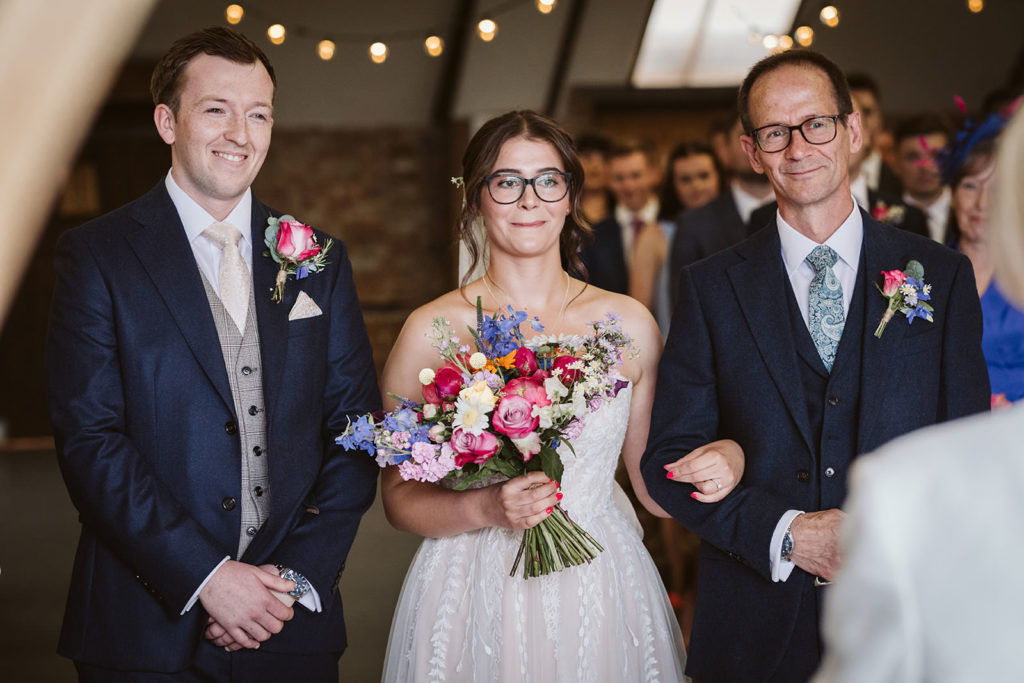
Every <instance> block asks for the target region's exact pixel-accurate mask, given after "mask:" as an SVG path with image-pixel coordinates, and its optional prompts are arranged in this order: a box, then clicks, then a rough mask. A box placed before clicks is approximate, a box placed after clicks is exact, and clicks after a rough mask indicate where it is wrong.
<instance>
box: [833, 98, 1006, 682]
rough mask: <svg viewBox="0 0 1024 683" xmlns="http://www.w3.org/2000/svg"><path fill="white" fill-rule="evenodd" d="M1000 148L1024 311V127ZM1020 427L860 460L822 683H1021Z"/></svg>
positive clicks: (909, 443) (993, 418) (908, 442)
mask: <svg viewBox="0 0 1024 683" xmlns="http://www.w3.org/2000/svg"><path fill="white" fill-rule="evenodd" d="M1001 144H1002V145H1003V147H1002V149H1001V150H1000V152H999V153H998V155H997V164H996V165H997V167H998V172H997V176H996V177H995V191H994V196H995V202H994V206H993V207H992V210H991V211H990V213H991V219H990V220H989V233H990V237H991V241H992V246H991V248H990V253H991V254H992V255H993V257H994V258H993V260H994V261H995V267H996V273H997V274H998V277H999V281H1000V283H1001V284H1002V286H1003V287H1004V288H1005V292H1006V294H1007V295H1008V296H1009V297H1010V298H1012V299H1013V300H1014V301H1015V302H1016V303H1017V304H1018V305H1024V197H1022V195H1021V192H1020V188H1021V186H1022V184H1024V118H1022V117H1021V116H1019V115H1018V116H1017V117H1016V119H1015V120H1014V121H1013V123H1012V124H1011V125H1010V128H1009V129H1008V131H1007V132H1006V135H1005V137H1004V139H1003V141H1002V143H1001ZM961 229H963V226H962V225H961ZM954 322H955V321H949V322H947V324H954ZM1021 424H1024V404H1017V405H1015V406H1013V407H1012V408H1010V409H1009V410H1006V411H1001V412H999V413H995V414H990V415H978V416H974V417H970V418H966V419H963V420H958V421H955V422H951V423H946V424H942V425H938V426H935V427H929V428H927V429H924V430H921V431H918V432H915V433H913V434H909V435H907V436H904V437H902V438H901V439H898V440H896V441H893V442H891V443H889V444H887V445H886V446H885V447H883V448H882V449H880V450H879V451H878V452H877V453H875V454H872V455H868V456H864V457H862V458H860V459H859V461H858V463H857V464H856V465H855V466H854V469H853V472H852V473H851V482H852V485H851V493H850V497H849V500H848V501H847V504H846V506H845V507H846V510H847V512H848V513H849V516H848V519H847V523H846V526H845V527H844V529H843V532H842V543H843V549H844V558H845V559H844V565H843V567H842V569H841V570H840V572H839V575H838V577H837V579H836V581H835V584H834V585H833V586H831V587H830V588H828V589H827V590H828V591H830V592H829V594H828V597H827V602H826V605H825V656H824V660H823V663H822V667H821V669H820V670H819V671H818V674H817V676H816V678H815V679H814V680H815V681H816V682H817V683H826V682H828V683H841V682H846V681H848V682H850V683H862V682H863V681H872V682H873V683H874V682H883V681H893V682H899V683H912V682H915V681H931V682H933V683H935V682H940V683H941V682H943V681H1013V680H1019V678H1020V671H1021V665H1020V653H1019V646H1018V644H1019V643H1020V641H1021V638H1022V636H1024V626H1022V623H1024V622H1022V621H1021V616H1020V606H1021V605H1022V604H1024V583H1022V582H1021V581H1020V580H1019V573H1020V570H1019V567H1020V564H1021V563H1022V562H1024V517H1022V516H1021V515H1020V514H1017V512H1016V510H1017V508H1018V506H1019V501H1020V496H1021V490H1022V489H1024V441H1022V440H1021V438H1020V437H1021Z"/></svg>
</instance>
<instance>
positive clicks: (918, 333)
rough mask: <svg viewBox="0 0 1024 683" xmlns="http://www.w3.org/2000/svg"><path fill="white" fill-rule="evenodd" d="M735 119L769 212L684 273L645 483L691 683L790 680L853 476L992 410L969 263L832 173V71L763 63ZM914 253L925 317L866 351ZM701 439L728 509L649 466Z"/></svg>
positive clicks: (842, 155) (816, 644)
mask: <svg viewBox="0 0 1024 683" xmlns="http://www.w3.org/2000/svg"><path fill="white" fill-rule="evenodd" d="M739 108H740V111H741V116H742V118H743V126H744V130H745V131H746V134H745V135H744V136H743V144H744V148H745V150H746V152H747V155H748V157H749V158H750V161H751V164H752V165H753V167H754V169H755V170H757V171H758V172H761V173H765V174H766V175H767V176H768V178H769V180H770V181H771V184H772V187H773V189H774V190H775V196H776V198H777V199H778V203H779V209H778V214H777V216H776V217H775V220H773V221H772V222H771V223H770V224H769V225H768V226H766V227H765V228H764V229H762V230H760V231H759V232H757V233H756V234H754V235H753V236H752V237H750V238H749V239H747V240H746V241H744V242H742V243H740V244H739V245H737V246H735V247H733V248H731V249H728V250H726V251H724V252H721V253H719V254H717V255H715V256H712V257H711V258H709V259H706V260H704V261H701V262H699V263H697V264H694V265H692V266H690V267H688V268H686V269H684V271H683V273H682V276H681V283H680V287H679V299H678V300H679V303H678V305H677V307H676V310H675V314H674V317H673V320H672V327H671V330H672V331H671V335H670V337H669V339H668V343H667V345H666V348H665V353H664V356H663V357H662V360H661V366H660V368H659V376H658V386H657V394H656V397H655V403H654V410H653V415H652V419H651V429H650V437H649V440H648V444H647V452H646V453H645V454H644V458H643V461H642V469H643V474H644V479H645V481H646V483H647V488H648V490H649V491H650V492H651V495H652V496H653V497H654V499H655V500H656V501H657V502H658V503H660V504H661V505H662V506H663V507H664V508H665V509H666V510H668V511H669V512H670V513H671V514H672V515H673V516H674V517H676V518H677V519H679V520H680V521H681V522H682V523H683V524H685V525H686V526H687V527H689V528H690V529H692V530H693V531H695V532H696V533H697V534H699V535H700V536H701V538H702V545H701V550H700V559H701V565H700V580H699V586H698V595H697V606H696V612H695V615H694V625H693V635H692V638H691V641H690V651H689V657H688V660H687V673H688V674H689V675H690V676H692V677H694V679H695V680H696V681H699V682H700V683H706V682H707V681H744V682H750V681H805V680H807V679H808V678H809V677H810V675H811V674H812V673H813V672H814V670H815V668H816V667H817V664H818V661H819V658H820V655H821V640H820V637H819V629H818V623H819V621H818V617H819V611H820V609H821V603H822V599H823V596H824V591H827V590H828V588H827V587H824V584H825V583H827V581H829V580H831V579H832V577H833V575H834V574H835V572H836V569H837V567H838V565H839V563H840V560H841V558H840V557H839V556H838V553H837V549H836V536H837V532H838V530H839V527H840V524H841V522H842V519H843V512H842V511H841V509H840V508H841V506H842V504H843V500H844V497H845V495H846V476H847V472H848V471H849V468H850V465H851V463H852V461H853V460H854V458H856V456H857V455H858V454H860V453H864V452H867V451H871V450H874V449H875V448H877V447H878V446H880V445H881V444H883V443H885V442H886V441H889V440H890V439H892V438H894V437H896V436H898V435H900V434H903V433H905V432H908V431H911V430H913V429H917V428H919V427H924V426H925V425H929V424H932V423H935V422H942V421H944V420H951V419H955V418H957V417H960V416H963V415H967V414H970V413H976V412H980V411H983V410H986V409H987V408H988V405H989V383H988V374H987V371H986V368H985V362H984V359H983V357H982V353H981V311H980V306H979V303H978V293H977V289H976V288H975V282H974V274H973V271H972V269H971V265H970V262H969V261H968V260H967V259H966V258H965V257H963V256H962V255H960V254H957V253H956V252H953V251H951V250H949V249H946V248H945V247H943V246H941V245H939V244H937V243H935V242H932V241H931V240H928V239H926V238H923V237H920V236H918V235H913V234H910V233H908V232H906V231H903V230H898V229H896V228H892V227H890V226H887V225H884V224H881V223H879V222H877V221H875V220H872V218H871V217H870V216H869V215H868V214H867V213H865V212H864V211H862V210H861V209H859V208H858V207H857V205H856V203H855V202H854V200H853V198H852V196H851V194H850V184H849V176H848V171H847V169H848V167H849V157H850V154H851V153H853V152H855V151H856V150H857V149H858V148H859V146H860V144H861V124H860V119H859V116H858V115H857V114H856V113H855V112H854V111H853V108H852V105H851V101H850V93H849V88H848V86H847V84H846V79H845V77H844V76H843V73H842V72H841V71H840V70H839V69H838V67H836V65H835V64H833V63H832V62H830V61H829V60H827V59H826V58H825V57H823V56H821V55H819V54H817V53H814V52H810V51H806V50H799V51H796V50H794V51H790V52H785V53H782V54H779V55H773V56H771V57H768V58H766V59H764V60H762V61H761V62H759V63H758V64H756V65H755V66H754V67H753V68H752V69H751V71H750V73H749V74H748V76H747V78H746V80H745V81H744V83H743V85H742V87H741V89H740V94H739ZM911 259H913V260H916V261H918V262H920V263H921V264H922V265H923V267H924V280H925V282H927V283H928V284H929V285H931V289H930V293H931V300H930V304H931V305H932V306H933V307H934V312H933V314H932V320H931V321H929V320H927V319H924V318H915V319H913V324H912V325H911V324H909V323H910V322H911V321H910V320H908V318H907V317H906V316H905V315H903V314H901V313H897V314H896V316H895V317H894V318H892V320H891V321H890V322H889V323H888V326H887V327H886V328H885V330H884V331H883V333H882V335H881V337H878V336H876V334H875V331H876V327H877V326H878V323H879V321H880V320H881V319H882V317H883V314H884V313H885V310H886V308H887V303H888V300H887V299H886V298H885V297H883V295H882V294H881V293H880V292H879V290H878V289H876V287H875V285H876V284H881V283H882V275H881V271H883V270H885V271H891V270H894V269H902V268H904V267H905V266H906V265H907V262H908V261H910V260H911ZM717 439H733V440H735V441H736V442H737V443H738V444H739V445H740V447H742V449H743V452H744V454H745V458H746V470H745V472H744V475H743V478H742V480H741V483H740V485H739V486H738V487H737V488H736V489H735V490H734V491H733V492H732V493H731V494H730V495H729V496H728V497H726V498H725V499H724V500H722V501H721V502H719V503H714V504H703V503H698V502H696V501H694V500H692V499H691V498H690V496H689V495H687V493H688V491H689V489H686V490H684V489H683V488H680V485H679V484H678V483H675V482H673V481H672V479H671V478H668V477H666V470H665V466H666V465H667V464H669V463H672V462H673V461H675V460H676V459H678V458H680V457H681V456H683V455H685V454H687V453H689V452H690V451H692V450H694V449H696V448H698V447H700V446H703V445H704V444H707V443H709V442H712V441H715V440H717ZM964 457H970V456H969V454H965V455H964ZM714 477H715V473H714V472H708V477H707V479H708V480H709V481H710V483H711V484H712V485H713V484H714ZM936 559H940V558H936ZM865 656H870V653H865Z"/></svg>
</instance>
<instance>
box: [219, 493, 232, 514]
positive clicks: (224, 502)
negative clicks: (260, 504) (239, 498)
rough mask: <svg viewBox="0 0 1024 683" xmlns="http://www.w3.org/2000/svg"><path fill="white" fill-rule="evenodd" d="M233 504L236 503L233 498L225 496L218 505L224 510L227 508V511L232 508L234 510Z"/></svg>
mask: <svg viewBox="0 0 1024 683" xmlns="http://www.w3.org/2000/svg"><path fill="white" fill-rule="evenodd" d="M235 505H236V503H235V499H234V498H232V497H231V496H228V497H227V498H225V499H224V500H222V501H221V502H220V506H221V507H222V508H224V509H225V510H227V511H228V512H231V511H232V510H234V509H235Z"/></svg>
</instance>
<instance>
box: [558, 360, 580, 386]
mask: <svg viewBox="0 0 1024 683" xmlns="http://www.w3.org/2000/svg"><path fill="white" fill-rule="evenodd" d="M577 362H579V358H576V357H575V356H559V357H558V358H556V359H555V360H554V362H553V363H551V374H552V375H555V374H557V373H556V372H555V370H561V371H562V374H561V375H559V376H558V379H559V381H561V383H562V384H564V385H565V386H567V387H568V386H572V384H573V383H574V382H575V381H576V380H578V379H579V378H580V374H582V373H581V372H580V371H579V370H577V369H574V368H570V367H569V366H570V365H572V364H573V363H577Z"/></svg>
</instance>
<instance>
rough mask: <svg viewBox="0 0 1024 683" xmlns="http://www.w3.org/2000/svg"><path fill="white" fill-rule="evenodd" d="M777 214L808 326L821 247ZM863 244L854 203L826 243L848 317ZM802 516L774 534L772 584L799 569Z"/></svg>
mask: <svg viewBox="0 0 1024 683" xmlns="http://www.w3.org/2000/svg"><path fill="white" fill-rule="evenodd" d="M776 213H777V215H776V218H777V222H778V230H779V241H780V242H781V244H782V262H783V264H784V265H785V267H786V273H787V274H788V275H789V282H790V284H791V285H792V287H793V296H795V297H796V303H797V306H798V307H799V308H800V315H801V316H802V317H803V319H804V325H807V324H808V321H809V319H810V313H809V308H810V296H811V280H813V279H814V275H815V271H814V268H813V267H812V266H811V264H809V263H807V261H806V260H805V259H806V258H807V256H808V255H809V254H810V253H811V252H812V251H813V250H814V248H815V247H817V246H818V243H817V242H815V241H814V240H812V239H810V238H809V237H807V236H805V235H803V234H801V233H799V232H797V230H796V228H794V227H792V226H791V225H789V224H788V223H786V221H785V220H783V218H782V214H779V213H778V212H776ZM863 241H864V220H863V218H862V217H861V214H860V207H858V206H857V202H856V201H854V202H853V211H851V212H850V215H849V216H847V217H846V220H845V221H843V223H842V225H840V226H839V228H838V229H837V230H836V231H835V232H834V233H832V235H831V236H830V237H829V238H828V239H827V240H825V242H824V244H825V245H826V246H829V247H831V248H832V249H833V250H835V252H836V255H837V256H838V258H837V259H836V263H835V265H834V266H832V270H833V272H834V273H835V275H836V277H837V278H838V279H839V284H840V285H842V288H843V315H844V316H846V315H849V313H850V301H852V300H853V288H854V287H855V286H856V284H857V267H858V266H859V264H860V250H861V243H862V242H863ZM800 514H803V511H802V510H788V511H787V512H786V513H785V514H783V515H782V517H781V518H779V522H778V524H776V525H775V532H774V533H773V534H772V540H771V543H770V545H769V549H768V552H769V557H770V559H771V569H772V581H785V580H786V579H788V578H789V575H790V574H791V573H792V572H793V567H795V566H796V565H795V564H793V563H792V562H790V561H789V560H783V559H782V538H783V537H784V536H785V535H786V529H788V528H789V525H790V524H791V523H792V522H793V520H794V519H795V518H796V517H797V515H800Z"/></svg>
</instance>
